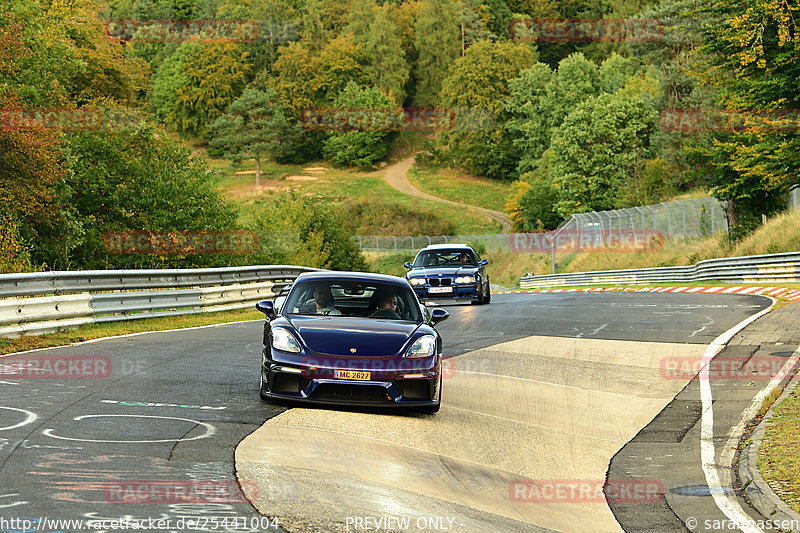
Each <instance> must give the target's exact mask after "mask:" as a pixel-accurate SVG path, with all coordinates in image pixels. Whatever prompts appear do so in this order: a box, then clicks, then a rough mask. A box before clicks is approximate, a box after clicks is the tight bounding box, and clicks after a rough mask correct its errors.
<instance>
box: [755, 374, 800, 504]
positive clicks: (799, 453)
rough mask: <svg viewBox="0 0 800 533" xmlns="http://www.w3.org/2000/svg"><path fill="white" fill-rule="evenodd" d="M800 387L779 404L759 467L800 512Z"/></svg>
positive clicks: (770, 426)
mask: <svg viewBox="0 0 800 533" xmlns="http://www.w3.org/2000/svg"><path fill="white" fill-rule="evenodd" d="M798 435H800V389H797V388H796V389H795V390H794V391H792V392H791V394H789V395H788V396H787V397H786V399H785V400H784V401H783V402H781V404H780V405H778V406H777V407H776V408H775V410H774V411H773V414H772V419H771V420H770V421H769V424H768V425H767V429H766V431H765V433H764V438H763V440H762V441H761V447H759V449H758V469H759V470H760V471H761V475H762V476H763V477H764V479H765V480H766V482H767V483H768V484H769V486H770V487H771V488H772V490H773V491H775V494H777V495H778V496H779V497H780V498H781V499H782V500H783V501H784V502H786V503H787V504H788V505H789V506H790V507H791V508H792V509H794V510H795V511H797V512H800V439H798Z"/></svg>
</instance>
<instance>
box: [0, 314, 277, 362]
mask: <svg viewBox="0 0 800 533" xmlns="http://www.w3.org/2000/svg"><path fill="white" fill-rule="evenodd" d="M263 321H264V319H263V318H257V319H254V320H236V321H233V322H220V323H219V324H206V325H205V326H191V327H188V328H175V329H161V330H154V331H139V332H136V333H125V334H123V335H111V336H110V337H100V338H99V339H89V340H88V341H81V342H73V343H72V344H62V345H60V346H48V347H47V348H36V349H35V350H25V351H24V352H12V353H7V354H2V355H0V359H2V358H3V357H15V356H17V355H20V354H23V353H31V352H44V351H47V350H57V349H59V348H66V347H67V346H80V345H82V344H91V343H93V342H100V341H107V340H112V339H124V338H126V337H138V336H139V335H150V334H152V333H172V332H174V331H189V330H191V329H205V328H217V327H219V326H231V325H233V324H246V323H247V322H263Z"/></svg>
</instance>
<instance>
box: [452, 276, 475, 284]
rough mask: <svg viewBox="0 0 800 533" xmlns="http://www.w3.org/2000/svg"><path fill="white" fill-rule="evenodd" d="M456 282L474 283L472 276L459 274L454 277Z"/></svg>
mask: <svg viewBox="0 0 800 533" xmlns="http://www.w3.org/2000/svg"><path fill="white" fill-rule="evenodd" d="M456 283H475V277H474V276H459V277H457V278H456Z"/></svg>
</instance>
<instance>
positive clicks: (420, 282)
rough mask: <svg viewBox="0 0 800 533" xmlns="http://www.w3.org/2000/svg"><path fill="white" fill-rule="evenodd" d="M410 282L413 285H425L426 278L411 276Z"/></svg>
mask: <svg viewBox="0 0 800 533" xmlns="http://www.w3.org/2000/svg"><path fill="white" fill-rule="evenodd" d="M408 282H409V283H410V284H412V285H425V278H411V279H409V280H408Z"/></svg>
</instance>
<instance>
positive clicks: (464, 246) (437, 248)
mask: <svg viewBox="0 0 800 533" xmlns="http://www.w3.org/2000/svg"><path fill="white" fill-rule="evenodd" d="M442 248H466V249H467V250H472V247H471V246H467V245H466V244H456V243H453V244H431V245H430V246H426V247H425V248H423V249H422V250H439V249H442ZM422 250H420V251H422Z"/></svg>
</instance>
